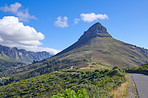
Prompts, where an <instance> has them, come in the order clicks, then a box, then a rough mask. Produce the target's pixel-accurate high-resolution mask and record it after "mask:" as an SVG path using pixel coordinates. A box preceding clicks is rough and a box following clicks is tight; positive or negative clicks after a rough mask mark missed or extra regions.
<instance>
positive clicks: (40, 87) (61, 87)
mask: <svg viewBox="0 0 148 98" xmlns="http://www.w3.org/2000/svg"><path fill="white" fill-rule="evenodd" d="M123 82H125V77H124V72H123V71H122V70H121V69H120V68H117V67H116V68H113V69H112V70H94V71H76V70H73V71H72V72H71V71H70V70H68V69H65V70H60V71H54V72H51V73H49V74H44V75H40V76H37V77H33V78H29V79H25V80H21V81H19V82H15V83H11V84H8V85H6V86H0V96H1V97H2V98H10V97H13V98H20V97H21V98H51V96H53V95H56V94H58V93H62V94H63V93H64V91H65V90H66V89H72V90H74V91H76V92H78V91H79V90H81V89H82V88H85V89H86V90H87V92H88V95H89V97H88V98H97V96H98V97H99V98H104V97H105V98H110V91H111V90H112V89H113V88H114V87H118V86H120V85H121V84H122V83H123ZM84 95H85V94H84ZM54 98H77V97H54ZM78 98H84V97H78Z"/></svg>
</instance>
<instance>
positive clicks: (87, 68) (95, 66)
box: [78, 64, 109, 71]
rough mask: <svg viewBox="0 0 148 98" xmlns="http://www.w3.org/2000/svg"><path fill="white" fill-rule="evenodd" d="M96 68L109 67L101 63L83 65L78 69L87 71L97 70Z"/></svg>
mask: <svg viewBox="0 0 148 98" xmlns="http://www.w3.org/2000/svg"><path fill="white" fill-rule="evenodd" d="M95 69H109V68H108V67H106V66H103V65H101V64H97V65H92V64H91V65H88V66H86V67H81V68H79V69H78V71H82V70H83V71H84V70H85V71H87V70H95Z"/></svg>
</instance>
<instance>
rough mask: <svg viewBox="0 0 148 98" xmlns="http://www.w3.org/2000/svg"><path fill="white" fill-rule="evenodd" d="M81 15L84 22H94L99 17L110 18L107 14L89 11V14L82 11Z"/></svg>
mask: <svg viewBox="0 0 148 98" xmlns="http://www.w3.org/2000/svg"><path fill="white" fill-rule="evenodd" d="M80 17H81V19H82V20H83V21H84V22H93V21H95V20H97V19H108V16H107V15H106V14H95V13H89V14H84V13H82V14H81V15H80Z"/></svg>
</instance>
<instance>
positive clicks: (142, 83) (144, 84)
mask: <svg viewBox="0 0 148 98" xmlns="http://www.w3.org/2000/svg"><path fill="white" fill-rule="evenodd" d="M131 77H132V78H133V80H134V82H135V85H136V87H137V92H138V96H139V98H148V75H143V74H136V73H134V74H131Z"/></svg>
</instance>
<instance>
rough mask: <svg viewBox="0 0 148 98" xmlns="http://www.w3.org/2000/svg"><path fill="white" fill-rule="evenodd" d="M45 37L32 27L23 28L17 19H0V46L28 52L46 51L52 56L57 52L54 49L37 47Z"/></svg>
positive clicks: (11, 17)
mask: <svg viewBox="0 0 148 98" xmlns="http://www.w3.org/2000/svg"><path fill="white" fill-rule="evenodd" d="M44 38H45V36H44V35H43V34H42V33H41V32H37V31H36V30H35V29H34V28H33V27H30V26H24V24H23V23H22V22H19V20H18V18H17V17H14V16H5V17H3V19H0V44H2V45H5V46H9V47H18V48H19V49H26V50H30V51H48V52H51V53H53V54H55V53H57V52H59V51H58V50H55V49H50V48H43V47H39V45H42V43H41V42H40V40H43V39H44Z"/></svg>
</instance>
